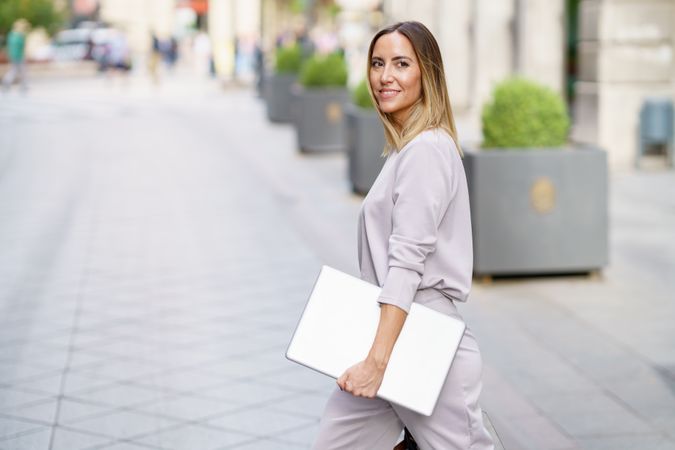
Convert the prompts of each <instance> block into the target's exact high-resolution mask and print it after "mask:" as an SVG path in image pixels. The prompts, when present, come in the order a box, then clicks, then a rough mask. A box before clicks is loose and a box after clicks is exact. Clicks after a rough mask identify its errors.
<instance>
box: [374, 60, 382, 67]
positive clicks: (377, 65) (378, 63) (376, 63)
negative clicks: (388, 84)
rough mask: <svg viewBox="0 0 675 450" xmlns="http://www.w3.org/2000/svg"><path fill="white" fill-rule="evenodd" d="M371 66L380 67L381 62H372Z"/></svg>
mask: <svg viewBox="0 0 675 450" xmlns="http://www.w3.org/2000/svg"><path fill="white" fill-rule="evenodd" d="M372 66H373V67H382V62H381V61H373V62H372Z"/></svg>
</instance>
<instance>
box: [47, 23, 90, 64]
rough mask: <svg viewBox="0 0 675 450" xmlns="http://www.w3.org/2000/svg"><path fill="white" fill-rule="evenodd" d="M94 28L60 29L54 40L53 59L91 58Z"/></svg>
mask: <svg viewBox="0 0 675 450" xmlns="http://www.w3.org/2000/svg"><path fill="white" fill-rule="evenodd" d="M91 34H92V30H91V29H89V28H73V29H69V30H62V31H59V32H58V33H57V34H56V36H55V37H54V40H53V42H52V59H53V60H54V61H84V60H88V59H91V58H92V56H91V51H92V47H93V45H92V42H91Z"/></svg>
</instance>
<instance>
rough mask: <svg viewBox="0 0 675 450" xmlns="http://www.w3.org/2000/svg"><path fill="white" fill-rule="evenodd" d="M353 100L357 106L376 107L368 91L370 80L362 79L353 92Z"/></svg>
mask: <svg viewBox="0 0 675 450" xmlns="http://www.w3.org/2000/svg"><path fill="white" fill-rule="evenodd" d="M352 101H353V102H354V104H355V105H356V106H360V107H361V108H365V109H374V108H375V105H374V104H373V100H372V99H371V98H370V93H369V92H368V80H365V79H364V80H362V81H361V82H360V83H359V84H358V85H357V86H356V88H355V89H354V92H352Z"/></svg>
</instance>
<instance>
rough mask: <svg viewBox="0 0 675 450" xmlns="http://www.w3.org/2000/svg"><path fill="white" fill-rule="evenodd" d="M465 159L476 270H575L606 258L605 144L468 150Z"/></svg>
mask: <svg viewBox="0 0 675 450" xmlns="http://www.w3.org/2000/svg"><path fill="white" fill-rule="evenodd" d="M464 165H465V168H466V174H467V180H468V183H469V195H470V198H471V219H472V225H473V243H474V273H475V274H477V275H511V274H513V275H515V274H541V273H573V272H587V271H594V270H598V269H600V268H602V267H604V266H606V265H607V263H608V236H607V232H608V217H607V216H608V212H607V155H606V153H605V152H604V151H601V150H599V149H595V148H589V147H585V148H557V149H528V150H519V149H513V150H511V149H508V150H505V149H498V150H491V151H490V150H488V151H486V150H482V151H467V152H466V157H465V160H464Z"/></svg>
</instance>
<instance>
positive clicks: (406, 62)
mask: <svg viewBox="0 0 675 450" xmlns="http://www.w3.org/2000/svg"><path fill="white" fill-rule="evenodd" d="M369 73H370V87H371V88H372V90H373V94H375V99H376V100H377V104H378V105H379V107H380V110H381V111H382V112H385V113H389V114H391V115H392V116H393V117H394V120H396V122H397V123H398V124H399V125H403V124H404V123H405V121H406V119H407V118H408V116H409V115H410V110H411V108H412V105H413V104H414V103H415V102H416V101H417V100H418V99H419V98H420V96H421V95H422V72H421V70H420V65H419V62H418V61H417V57H416V56H415V51H414V50H413V47H412V44H411V43H410V41H409V40H408V38H407V37H405V36H403V35H402V34H401V33H398V32H396V31H395V32H393V33H388V34H385V35H382V36H380V38H379V39H378V40H377V41H376V42H375V46H374V47H373V55H372V58H371V64H370V72H369Z"/></svg>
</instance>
